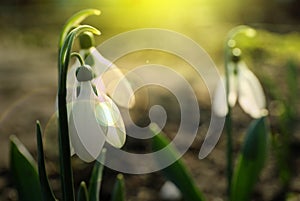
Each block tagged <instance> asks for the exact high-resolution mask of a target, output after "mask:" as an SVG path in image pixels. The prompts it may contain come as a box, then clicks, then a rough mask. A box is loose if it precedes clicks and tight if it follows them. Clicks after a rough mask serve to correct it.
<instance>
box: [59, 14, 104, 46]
mask: <svg viewBox="0 0 300 201" xmlns="http://www.w3.org/2000/svg"><path fill="white" fill-rule="evenodd" d="M100 14H101V11H100V10H97V9H85V10H81V11H79V12H77V13H75V14H74V15H73V16H72V17H71V18H69V19H68V21H67V22H66V24H65V25H64V27H63V30H62V32H61V34H60V37H59V47H62V45H63V43H64V41H65V38H66V37H67V35H68V33H69V32H70V31H71V30H72V29H73V28H75V27H76V26H78V25H79V24H80V23H81V22H82V21H83V20H84V19H85V18H87V17H88V16H91V15H100Z"/></svg>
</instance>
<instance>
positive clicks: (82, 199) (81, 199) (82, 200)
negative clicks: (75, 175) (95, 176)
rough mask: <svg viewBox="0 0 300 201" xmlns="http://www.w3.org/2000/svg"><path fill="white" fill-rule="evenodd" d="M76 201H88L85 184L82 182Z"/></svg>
mask: <svg viewBox="0 0 300 201" xmlns="http://www.w3.org/2000/svg"><path fill="white" fill-rule="evenodd" d="M77 200H78V201H88V200H89V195H88V191H87V188H86V184H85V182H84V181H82V182H81V183H80V186H79V190H78V195H77Z"/></svg>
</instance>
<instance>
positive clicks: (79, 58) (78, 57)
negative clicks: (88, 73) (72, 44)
mask: <svg viewBox="0 0 300 201" xmlns="http://www.w3.org/2000/svg"><path fill="white" fill-rule="evenodd" d="M71 57H76V58H77V59H78V61H79V63H80V65H81V66H83V65H84V60H83V58H82V56H81V55H80V54H79V53H78V52H72V53H71Z"/></svg>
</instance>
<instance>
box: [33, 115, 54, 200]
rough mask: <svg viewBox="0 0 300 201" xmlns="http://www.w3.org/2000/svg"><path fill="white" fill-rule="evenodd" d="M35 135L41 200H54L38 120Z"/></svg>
mask: <svg viewBox="0 0 300 201" xmlns="http://www.w3.org/2000/svg"><path fill="white" fill-rule="evenodd" d="M36 137H37V149H38V170H39V179H40V185H41V190H42V198H43V199H42V200H43V201H55V200H56V198H55V197H54V194H53V191H52V189H51V187H50V185H49V181H48V176H47V173H46V167H45V159H44V158H45V157H44V148H43V141H42V131H41V125H40V122H38V121H37V122H36Z"/></svg>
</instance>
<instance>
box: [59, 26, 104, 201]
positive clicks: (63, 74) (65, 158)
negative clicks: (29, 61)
mask: <svg viewBox="0 0 300 201" xmlns="http://www.w3.org/2000/svg"><path fill="white" fill-rule="evenodd" d="M85 31H89V32H92V33H94V34H96V35H99V34H100V32H99V31H98V30H97V29H95V28H94V27H91V26H88V25H81V26H78V27H76V28H74V29H73V30H72V31H71V32H70V33H69V34H68V35H67V36H66V39H65V40H64V42H63V45H62V48H60V49H59V61H58V70H59V80H58V116H59V122H58V124H59V131H58V133H59V137H58V138H59V139H58V141H59V161H60V176H61V186H62V194H63V200H64V201H74V187H73V173H72V168H71V157H70V155H71V154H70V141H69V128H68V115H67V114H68V113H67V102H66V95H67V89H66V83H67V69H68V65H69V60H70V55H71V48H72V46H73V43H74V40H75V39H76V37H78V35H79V34H81V33H83V32H85Z"/></svg>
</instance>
